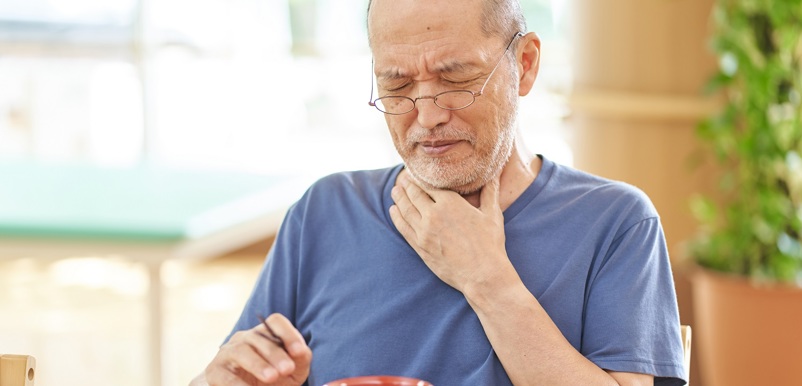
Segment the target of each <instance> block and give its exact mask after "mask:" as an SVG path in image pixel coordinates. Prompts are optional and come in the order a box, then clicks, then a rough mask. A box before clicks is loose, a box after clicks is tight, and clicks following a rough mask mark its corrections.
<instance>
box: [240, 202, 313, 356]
mask: <svg viewBox="0 0 802 386" xmlns="http://www.w3.org/2000/svg"><path fill="white" fill-rule="evenodd" d="M298 210H299V208H298V205H297V204H296V205H295V206H293V207H292V208H290V210H289V212H288V214H287V216H286V217H285V218H284V221H283V223H282V225H281V227H280V228H279V232H278V234H277V235H276V240H275V241H274V243H273V246H272V247H271V248H270V252H268V255H267V259H266V260H265V263H264V265H263V266H262V269H261V271H260V272H259V276H258V277H257V279H256V283H255V285H254V287H253V290H252V292H251V295H250V297H249V298H248V301H247V302H246V303H245V307H244V308H243V310H242V314H241V315H240V317H239V320H237V323H236V324H235V325H234V328H233V329H232V331H231V332H230V333H229V335H228V336H227V337H226V339H225V342H228V340H229V339H231V336H232V335H234V333H236V332H237V331H242V330H247V329H250V328H253V327H254V326H256V325H257V324H258V323H260V321H259V316H263V317H267V316H268V315H269V314H273V313H280V314H282V315H284V316H285V317H287V318H288V319H289V320H290V321H291V322H293V324H295V313H296V296H297V295H296V287H297V282H298V275H297V272H298V259H297V249H298V243H299V241H298V237H297V233H298V226H297V223H298V221H297V220H296V219H297V211H298Z"/></svg>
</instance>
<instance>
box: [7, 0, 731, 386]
mask: <svg viewBox="0 0 802 386" xmlns="http://www.w3.org/2000/svg"><path fill="white" fill-rule="evenodd" d="M521 3H522V5H523V7H524V9H525V13H526V17H527V21H528V24H529V29H530V30H531V31H535V32H537V33H538V34H539V35H540V37H541V38H542V40H543V46H542V62H541V71H540V75H539V78H538V81H537V83H536V87H535V90H534V91H533V92H532V94H530V95H529V96H527V97H526V98H523V100H522V108H521V117H520V126H521V129H522V131H523V134H524V137H525V139H526V141H527V143H528V144H529V146H530V148H531V150H533V151H535V152H538V153H542V154H545V155H546V156H547V157H550V158H552V159H554V160H556V161H557V162H560V163H563V164H566V165H572V166H575V167H577V168H580V169H584V170H587V171H590V172H593V173H597V174H601V175H604V176H606V177H610V178H615V179H619V180H624V181H626V182H629V183H631V184H635V185H637V186H639V187H641V188H642V189H644V190H645V191H646V192H647V193H648V194H649V195H650V196H651V197H652V199H653V200H654V202H655V204H656V205H657V207H658V210H659V211H660V212H661V213H662V214H663V222H664V225H665V227H666V233H667V236H668V238H669V243H670V245H671V246H670V247H671V252H672V260H674V262H675V263H676V267H677V268H676V270H677V271H678V272H680V273H681V272H682V268H681V266H682V255H683V253H682V249H681V245H682V243H683V242H684V240H687V238H688V237H690V235H691V234H692V232H693V224H694V223H693V220H692V219H691V216H690V214H689V213H688V211H687V209H686V206H687V202H686V201H687V197H688V196H689V195H690V194H691V193H692V192H694V191H696V190H699V189H707V188H708V186H707V185H708V182H707V181H708V179H707V178H706V177H705V175H704V174H702V175H699V174H698V173H696V172H694V173H692V172H691V171H690V168H689V166H688V161H687V160H688V158H689V157H690V156H691V155H692V154H693V153H694V151H695V149H696V147H697V144H696V140H695V139H694V135H693V130H694V127H695V125H696V122H697V121H698V120H699V118H700V117H701V116H703V115H704V114H706V113H707V112H709V111H710V106H711V105H710V103H709V102H708V101H707V100H706V99H705V98H704V97H703V96H702V85H703V83H704V81H705V79H706V78H707V77H708V76H709V75H710V73H711V72H712V71H713V69H714V68H715V62H714V61H713V59H712V55H711V54H710V53H709V52H708V50H707V48H706V34H707V30H708V18H709V12H710V8H711V1H704V0H703V1H696V0H693V1H691V0H672V1H668V0H647V1H643V0H637V1H636V0H610V1H607V2H603V3H605V4H604V6H602V5H599V4H596V3H602V2H593V1H591V0H522V1H521ZM366 5H367V0H234V1H232V0H226V1H223V0H193V1H186V0H160V1H152V0H103V1H100V0H24V1H23V0H0V163H2V164H6V165H14V166H13V167H6V168H0V210H2V209H3V208H5V209H6V210H8V211H11V212H14V211H15V210H18V209H19V205H22V204H18V202H17V201H13V202H12V201H11V199H10V198H9V197H15V196H13V195H6V196H4V195H3V193H2V192H3V191H7V190H10V189H11V188H13V187H14V186H12V183H11V182H10V181H16V180H15V179H17V180H19V179H20V178H23V177H20V176H19V175H12V174H13V173H19V171H20V170H26V169H24V168H26V167H29V166H30V165H36V166H37V167H42V166H43V165H44V167H47V168H59V167H64V166H65V165H66V166H69V167H81V168H94V169H99V170H104V171H112V172H114V171H123V172H129V171H130V170H139V169H141V168H147V169H148V170H152V169H159V170H160V169H165V170H180V171H182V172H191V173H195V174H197V175H199V176H201V178H203V176H204V175H206V173H209V175H212V174H213V175H215V176H218V175H227V176H248V178H252V179H259V178H265V179H269V178H274V177H275V176H283V177H287V176H291V177H296V176H302V177H303V178H304V181H311V180H314V179H315V178H317V177H320V176H323V175H326V174H329V173H332V172H335V171H340V170H352V169H368V168H378V167H384V166H389V165H392V164H395V163H397V162H399V158H398V157H397V155H396V153H395V151H394V148H393V146H392V143H391V140H390V138H389V135H388V134H387V130H386V128H385V126H384V120H383V116H382V114H381V113H379V112H378V111H376V110H375V109H373V108H372V107H369V106H368V104H367V99H368V97H369V93H370V83H369V82H370V81H371V78H370V75H371V58H370V52H369V50H368V46H367V39H366V31H365V9H366ZM20 165H24V166H20ZM76 165H77V166H76ZM94 169H93V170H94ZM4 181H5V182H4ZM209 181H210V183H221V182H220V181H223V182H222V183H225V181H227V179H226V178H223V179H222V180H215V179H214V178H211V177H210V179H209ZM680 182H681V183H680ZM202 189H203V188H201V190H202ZM101 192H102V190H101ZM293 192H295V191H293ZM51 193H53V197H54V200H56V201H58V198H57V197H59V196H58V194H57V193H54V192H51ZM246 193H248V194H250V193H253V192H252V191H247V192H246ZM24 194H27V193H24ZM98 194H99V195H95V196H91V197H89V198H87V199H86V200H88V201H90V202H89V204H86V203H84V204H83V205H89V206H91V205H92V202H91V201H92V200H93V197H101V196H102V194H100V193H98ZM293 194H294V193H293ZM298 194H300V193H298ZM294 198H297V196H292V197H291V198H290V199H286V198H284V199H283V200H284V201H282V202H281V205H285V206H286V205H289V204H290V203H291V202H292V200H293V199H294ZM4 199H5V200H6V202H4V203H3V202H2V200H4ZM86 200H85V201H86ZM15 221H17V224H23V225H25V224H27V223H26V221H27V219H26V218H16V220H15ZM3 226H5V228H2V229H0V231H3V232H6V233H7V234H6V235H3V234H2V233H0V244H1V243H4V242H5V243H7V244H8V245H12V244H13V245H14V246H15V248H9V249H8V250H10V251H11V252H6V253H4V254H2V256H0V257H2V259H0V312H2V317H0V353H25V354H30V355H34V356H36V358H37V360H38V362H39V365H38V375H37V376H38V379H37V384H40V385H61V386H70V385H81V386H92V385H120V386H125V385H154V384H155V383H154V382H161V383H162V384H164V385H167V386H173V385H184V384H187V383H188V382H189V380H190V379H191V378H192V377H194V376H195V375H196V374H198V373H199V372H200V371H201V370H202V369H203V367H204V366H205V364H206V363H207V362H208V361H209V360H210V359H211V358H212V356H213V355H214V353H215V352H216V350H217V346H218V345H219V344H220V343H221V341H222V339H223V338H224V337H225V336H226V335H227V334H228V332H229V329H230V328H231V326H232V325H233V323H234V322H235V320H236V318H237V316H238V314H239V311H240V308H241V306H242V305H243V304H244V302H245V300H246V297H247V296H248V293H249V291H250V287H251V285H252V282H253V279H254V278H255V276H256V274H257V273H258V269H259V267H260V265H261V263H262V261H263V259H264V256H265V254H266V252H267V249H268V248H269V245H270V235H269V234H268V235H259V237H254V238H253V239H248V240H246V241H242V240H241V241H239V242H237V243H232V244H231V246H230V247H221V248H219V249H215V253H207V254H205V255H203V258H192V259H182V258H180V256H179V258H171V253H173V252H174V251H175V250H174V249H170V248H167V247H165V246H164V244H165V243H164V242H162V241H159V243H157V244H159V247H160V248H162V247H164V250H165V251H167V252H164V259H163V260H159V261H158V263H157V264H153V263H152V261H153V259H150V260H149V259H144V260H143V259H138V258H134V257H132V256H133V255H134V254H133V253H132V254H130V255H129V254H128V253H127V252H126V251H128V250H137V251H138V250H139V249H138V248H139V246H138V245H134V246H133V247H131V245H129V244H136V242H132V241H130V240H127V241H126V243H127V244H126V245H128V247H131V248H133V249H131V248H129V249H125V248H121V249H119V250H114V249H111V250H110V252H98V253H97V254H93V253H90V254H83V253H82V252H72V251H66V250H60V249H59V248H51V250H49V251H48V252H47V253H41V252H36V253H34V252H33V247H31V248H32V249H30V250H28V249H26V247H25V246H24V245H23V244H21V243H20V242H19V239H20V238H23V239H25V240H26V241H27V242H28V243H33V244H36V243H40V244H41V243H43V241H37V240H40V239H38V238H36V237H35V236H37V234H36V231H35V230H33V231H32V230H30V229H28V228H26V230H25V231H24V232H15V231H14V229H12V228H13V227H12V226H10V225H8V224H4V225H3ZM21 233H25V234H24V235H22V236H20V234H21ZM67 233H69V232H67ZM90 233H91V232H90ZM67 236H69V234H68V235H67ZM90 236H92V235H90ZM190 236H191V237H189V238H191V239H192V238H193V237H194V236H192V235H190ZM60 237H61V239H60V240H59V241H60V242H62V241H64V240H63V239H64V238H69V237H66V236H64V235H63V234H61V235H60ZM92 237H94V236H92ZM148 237H150V236H148ZM170 237H174V236H170ZM176 237H177V236H176ZM182 237H183V236H182ZM101 239H103V242H104V243H105V242H106V241H107V240H106V239H105V238H103V237H101ZM146 239H147V238H146ZM87 240H89V241H88V242H87V241H86V240H83V241H82V243H84V244H87V243H91V241H92V240H94V239H92V238H91V237H90V238H88V239H87ZM160 240H161V239H160ZM171 240H172V239H171ZM12 241H13V243H12ZM146 241H148V242H150V241H152V240H151V239H147V240H146ZM143 243H144V241H143ZM1 250H2V248H0V251H1ZM76 251H77V250H76ZM98 251H100V249H98ZM175 255H181V254H180V253H178V254H175ZM157 260H158V259H157ZM154 280H158V282H157V283H155V282H154ZM686 291H687V289H686V288H685V284H684V281H683V278H682V277H681V276H680V277H678V293H679V294H680V302H681V308H682V310H681V311H682V314H683V322H686V321H687V320H689V319H687V318H690V317H692V315H691V310H690V308H689V306H688V305H687V303H686V301H685V300H683V299H684V297H685V295H686ZM154 296H155V297H156V298H154ZM154 307H155V308H154ZM154 309H158V310H160V314H158V313H157V314H156V316H154V315H153V314H152V312H153V310H154ZM154 317H156V318H158V323H159V330H160V331H159V332H156V333H154V331H153V326H154V323H156V322H154ZM154 342H158V346H159V347H158V350H159V353H160V355H161V358H160V359H159V360H158V361H157V362H158V363H157V364H154V360H153V355H152V354H153V344H154ZM154 372H157V373H160V374H158V375H156V376H154ZM157 380H158V381H157ZM697 384H698V383H697Z"/></svg>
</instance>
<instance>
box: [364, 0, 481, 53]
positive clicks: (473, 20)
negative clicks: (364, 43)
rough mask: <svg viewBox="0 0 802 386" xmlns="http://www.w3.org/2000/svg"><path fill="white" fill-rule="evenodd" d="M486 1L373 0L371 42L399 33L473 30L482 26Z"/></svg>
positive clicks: (421, 34) (410, 35)
mask: <svg viewBox="0 0 802 386" xmlns="http://www.w3.org/2000/svg"><path fill="white" fill-rule="evenodd" d="M483 1H484V0H460V1H456V2H455V1H453V0H373V4H372V5H371V8H370V12H369V14H368V33H369V36H370V39H371V43H373V42H374V41H375V40H387V39H398V38H399V37H401V38H411V39H415V38H418V39H420V38H422V37H425V36H426V35H429V34H431V33H435V34H436V33H437V32H443V31H450V32H455V33H460V34H473V33H474V32H475V31H480V30H481V9H482V7H481V5H480V4H481V3H482V2H483ZM371 45H372V44H371Z"/></svg>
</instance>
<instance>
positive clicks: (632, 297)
mask: <svg viewBox="0 0 802 386" xmlns="http://www.w3.org/2000/svg"><path fill="white" fill-rule="evenodd" d="M593 269H594V272H592V275H591V277H590V280H589V282H588V292H587V300H586V307H585V312H584V315H583V324H584V329H583V335H582V343H581V348H580V350H581V352H582V354H583V355H585V357H587V358H588V359H589V360H590V361H592V362H594V363H595V364H596V365H598V366H599V367H601V368H603V369H605V370H611V371H624V372H636V373H646V374H653V375H655V385H683V384H685V381H683V379H687V374H685V370H684V367H683V365H682V364H683V359H682V355H683V354H682V353H683V351H682V342H681V338H680V321H679V313H678V311H677V299H676V293H675V290H674V282H673V277H672V273H671V265H670V262H669V259H668V251H667V249H666V245H665V237H664V235H663V231H662V227H661V226H660V221H659V218H657V217H650V218H647V219H644V220H641V221H639V222H636V223H635V224H634V225H632V226H630V227H629V228H628V229H625V230H624V231H623V232H622V233H621V234H620V235H618V236H617V237H616V238H615V239H614V240H613V242H612V243H611V245H610V248H609V250H608V252H607V254H606V255H605V256H604V258H603V259H602V261H601V262H598V263H597V264H596V266H595V267H594V268H593Z"/></svg>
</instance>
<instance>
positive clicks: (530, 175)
mask: <svg viewBox="0 0 802 386" xmlns="http://www.w3.org/2000/svg"><path fill="white" fill-rule="evenodd" d="M542 164H543V161H542V160H541V159H540V157H537V156H535V155H532V154H529V153H528V152H527V151H526V148H525V147H523V146H522V144H521V143H520V141H517V142H516V144H515V146H514V147H513V149H512V154H511V155H510V158H509V160H508V161H507V163H506V164H505V165H504V167H503V168H502V169H501V177H500V180H499V206H500V207H501V210H506V209H507V208H509V207H510V205H512V203H513V202H515V200H517V199H518V197H520V196H521V194H523V192H524V191H525V190H526V189H527V188H528V187H529V185H531V184H532V182H533V181H534V180H535V178H536V177H537V175H538V173H539V172H540V168H541V166H542ZM482 189H484V187H482ZM481 194H482V191H481V190H478V191H476V192H473V193H469V194H465V195H462V197H463V198H465V200H467V201H468V202H469V203H470V204H471V205H473V206H475V207H477V208H478V207H479V204H480V199H479V197H480V196H481Z"/></svg>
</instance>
